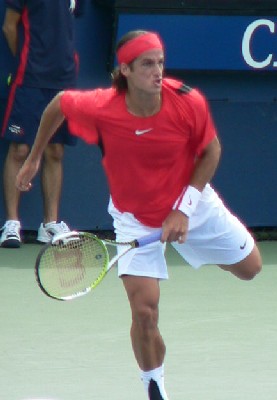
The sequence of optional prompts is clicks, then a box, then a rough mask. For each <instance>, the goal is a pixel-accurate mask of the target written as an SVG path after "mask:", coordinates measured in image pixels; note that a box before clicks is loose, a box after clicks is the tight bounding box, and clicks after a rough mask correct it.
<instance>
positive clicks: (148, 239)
mask: <svg viewBox="0 0 277 400" xmlns="http://www.w3.org/2000/svg"><path fill="white" fill-rule="evenodd" d="M161 237H162V229H159V230H158V231H157V232H153V233H150V235H147V236H143V237H142V238H140V239H137V240H136V247H141V246H146V245H147V244H150V243H153V242H158V241H159V240H160V239H161Z"/></svg>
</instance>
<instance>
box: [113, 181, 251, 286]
mask: <svg viewBox="0 0 277 400" xmlns="http://www.w3.org/2000/svg"><path fill="white" fill-rule="evenodd" d="M108 211H109V213H110V214H111V216H112V217H113V220H114V229H115V234H116V239H117V240H118V241H130V240H133V239H137V238H139V237H142V236H144V235H148V234H149V233H152V232H154V231H155V230H157V229H155V228H150V227H147V226H145V225H143V224H141V223H140V222H139V221H138V220H137V219H136V218H135V217H134V215H133V214H131V213H126V212H124V213H121V212H120V211H118V210H117V209H116V208H115V207H114V204H113V202H112V199H110V203H109V208H108ZM172 246H173V247H174V248H175V249H176V250H177V252H178V253H179V254H180V255H181V256H182V257H183V258H184V259H185V260H186V261H187V262H188V263H189V264H190V265H191V266H192V267H193V268H195V269H197V268H199V267H201V266H202V265H205V264H222V265H231V264H235V263H237V262H239V261H241V260H243V259H244V258H245V257H247V256H248V255H249V254H250V253H251V251H252V250H253V247H254V239H253V237H252V236H251V235H250V233H249V232H248V230H247V229H246V227H245V226H244V225H243V224H242V223H241V222H240V221H239V220H238V218H237V217H235V216H234V215H233V214H232V213H231V212H230V211H229V210H228V209H227V207H226V206H225V205H224V204H223V202H222V201H221V199H220V198H219V197H218V195H217V193H216V192H215V191H214V190H213V189H212V187H211V186H210V185H209V184H208V185H206V187H205V189H204V190H203V192H202V196H201V199H200V201H199V203H198V205H197V208H196V210H195V213H194V214H193V215H192V216H191V217H190V219H189V231H188V236H187V240H186V242H185V243H183V244H179V243H177V242H174V243H172ZM118 251H119V252H120V251H121V249H120V246H119V247H118ZM125 274H127V275H135V276H145V277H152V278H158V279H167V278H168V271H167V265H166V260H165V244H162V243H161V242H155V243H152V244H150V245H147V246H145V247H141V248H138V249H133V250H131V251H129V252H128V253H127V254H126V255H124V256H123V257H122V258H121V259H120V260H119V261H118V275H119V276H121V275H125Z"/></svg>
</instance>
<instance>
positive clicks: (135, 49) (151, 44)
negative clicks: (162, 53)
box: [116, 33, 163, 64]
mask: <svg viewBox="0 0 277 400" xmlns="http://www.w3.org/2000/svg"><path fill="white" fill-rule="evenodd" d="M153 49H160V50H163V44H162V41H161V39H160V38H159V36H158V35H157V34H156V33H145V34H143V35H140V36H137V37H135V38H134V39H131V40H128V42H126V43H125V44H123V45H122V46H121V47H120V48H119V50H118V51H117V54H116V55H117V59H118V63H119V64H121V63H125V64H129V63H130V62H131V61H133V60H134V59H135V58H137V57H139V56H140V55H141V54H142V53H144V52H145V51H148V50H153Z"/></svg>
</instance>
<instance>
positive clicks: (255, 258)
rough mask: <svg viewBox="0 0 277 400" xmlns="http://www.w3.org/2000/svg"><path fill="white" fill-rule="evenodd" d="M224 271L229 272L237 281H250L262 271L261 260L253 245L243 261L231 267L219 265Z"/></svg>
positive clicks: (257, 250) (256, 248)
mask: <svg viewBox="0 0 277 400" xmlns="http://www.w3.org/2000/svg"><path fill="white" fill-rule="evenodd" d="M219 267H220V268H222V269H223V270H225V271H229V272H231V273H232V274H233V275H235V276H236V277H237V278H239V279H243V280H251V279H253V278H254V277H255V276H256V275H257V274H258V273H259V272H260V271H261V269H262V258H261V255H260V252H259V249H258V247H257V246H256V244H254V247H253V250H252V251H251V253H250V254H249V255H248V256H247V257H245V258H244V259H243V260H241V261H240V262H238V263H236V264H232V265H219Z"/></svg>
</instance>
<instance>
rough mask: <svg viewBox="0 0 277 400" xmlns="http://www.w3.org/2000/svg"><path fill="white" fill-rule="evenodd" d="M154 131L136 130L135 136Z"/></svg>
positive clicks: (150, 129)
mask: <svg viewBox="0 0 277 400" xmlns="http://www.w3.org/2000/svg"><path fill="white" fill-rule="evenodd" d="M152 130H153V128H149V129H142V130H140V129H136V130H135V134H136V135H143V134H144V133H147V132H150V131H152Z"/></svg>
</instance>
